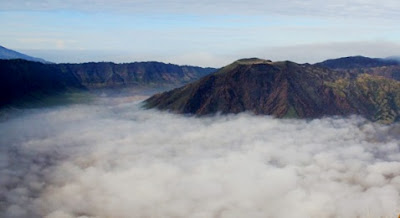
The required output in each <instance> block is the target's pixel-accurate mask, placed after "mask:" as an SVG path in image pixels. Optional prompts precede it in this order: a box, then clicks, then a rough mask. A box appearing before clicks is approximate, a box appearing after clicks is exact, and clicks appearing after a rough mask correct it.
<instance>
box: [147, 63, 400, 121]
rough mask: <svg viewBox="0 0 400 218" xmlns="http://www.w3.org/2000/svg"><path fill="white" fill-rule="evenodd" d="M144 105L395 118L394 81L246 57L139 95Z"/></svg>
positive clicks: (398, 97) (203, 111)
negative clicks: (187, 81) (182, 82)
mask: <svg viewBox="0 0 400 218" xmlns="http://www.w3.org/2000/svg"><path fill="white" fill-rule="evenodd" d="M145 107H147V108H158V109H161V110H169V111H172V112H176V113H184V114H196V115H209V114H216V113H222V114H228V113H240V112H243V111H249V112H252V113H255V114H265V115H273V116H276V117H280V118H281V117H296V118H317V117H323V116H332V115H351V114H359V115H363V116H365V117H366V118H368V119H371V120H374V121H381V122H384V123H391V122H394V121H396V120H399V119H400V116H399V114H400V82H397V81H395V80H391V79H386V78H383V77H379V76H374V75H368V74H360V75H358V76H356V77H354V76H352V75H350V74H348V73H347V72H341V71H334V70H330V69H328V68H324V67H321V66H316V65H310V64H296V63H294V62H290V61H284V62H271V61H269V60H262V59H256V58H251V59H242V60H238V61H236V62H234V63H232V64H230V65H228V66H226V67H224V68H222V69H220V70H219V71H217V72H215V73H213V74H210V75H208V76H206V77H204V78H202V79H200V80H199V81H196V82H193V83H190V84H188V85H185V86H183V87H180V88H177V89H174V90H172V91H169V92H164V93H160V94H156V95H154V96H152V97H150V98H149V99H147V100H146V101H145Z"/></svg>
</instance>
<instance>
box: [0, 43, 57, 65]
mask: <svg viewBox="0 0 400 218" xmlns="http://www.w3.org/2000/svg"><path fill="white" fill-rule="evenodd" d="M0 59H3V60H10V59H23V60H28V61H35V62H41V63H46V64H47V63H50V62H48V61H45V60H43V59H41V58H35V57H31V56H28V55H26V54H22V53H19V52H17V51H13V50H11V49H8V48H5V47H3V46H0Z"/></svg>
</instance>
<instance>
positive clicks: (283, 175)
mask: <svg viewBox="0 0 400 218" xmlns="http://www.w3.org/2000/svg"><path fill="white" fill-rule="evenodd" d="M141 99H143V97H140V96H131V97H129V96H124V97H107V96H99V97H98V98H96V100H95V101H93V102H91V103H87V104H73V105H64V106H57V107H51V108H42V109H29V110H22V111H18V112H15V113H14V112H12V113H11V114H8V115H7V116H6V118H4V117H3V119H1V121H0V217H5V218H7V217H46V218H69V217H154V218H158V217H160V218H161V217H167V218H168V217H174V218H180V217H182V218H187V217H193V218H197V217H199V218H200V217H204V218H206V217H207V218H209V217H241V218H242V217H252V218H257V217H263V218H265V217H274V218H280V217H282V218H284V217H285V218H286V217H296V218H302V217H304V218H306V217H307V218H309V217H315V218H322V217H344V218H354V217H396V216H397V215H398V214H399V212H400V151H399V148H400V144H399V142H400V134H399V133H400V126H399V125H391V126H384V125H379V124H374V123H370V122H368V121H366V120H364V119H362V118H360V117H349V118H324V119H316V120H289V119H287V120H280V119H275V118H272V117H268V116H253V115H251V114H246V113H243V114H239V115H228V116H216V117H206V118H196V117H188V116H183V115H175V114H170V113H166V112H159V111H155V110H144V109H141V101H140V100H141Z"/></svg>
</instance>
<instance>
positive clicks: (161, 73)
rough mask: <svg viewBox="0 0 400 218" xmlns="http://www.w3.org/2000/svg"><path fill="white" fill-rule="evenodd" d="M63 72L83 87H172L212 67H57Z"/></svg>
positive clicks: (105, 64)
mask: <svg viewBox="0 0 400 218" xmlns="http://www.w3.org/2000/svg"><path fill="white" fill-rule="evenodd" d="M57 66H58V67H60V69H61V70H62V71H63V72H65V73H72V74H73V75H74V76H75V77H76V78H77V79H78V80H79V81H80V82H81V84H82V85H84V86H85V87H87V88H103V87H121V86H131V85H173V86H179V85H182V84H185V83H188V82H192V81H194V80H196V79H199V78H200V77H203V76H205V75H207V74H209V73H212V72H214V71H215V70H216V69H214V68H201V67H193V66H178V65H174V64H165V63H160V62H154V61H153V62H135V63H127V64H115V63H111V62H100V63H93V62H92V63H83V64H59V65H57Z"/></svg>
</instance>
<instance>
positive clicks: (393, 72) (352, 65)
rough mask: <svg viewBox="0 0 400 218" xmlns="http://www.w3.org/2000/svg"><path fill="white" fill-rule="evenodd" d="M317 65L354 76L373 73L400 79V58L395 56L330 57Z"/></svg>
mask: <svg viewBox="0 0 400 218" xmlns="http://www.w3.org/2000/svg"><path fill="white" fill-rule="evenodd" d="M316 65H317V66H322V67H326V68H329V69H332V70H335V71H341V72H346V73H349V74H350V75H354V76H357V75H359V74H371V75H377V76H383V77H386V78H389V79H395V80H398V81H400V59H396V58H395V57H389V58H384V59H383V58H368V57H363V56H353V57H344V58H338V59H330V60H326V61H323V62H320V63H317V64H316Z"/></svg>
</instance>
